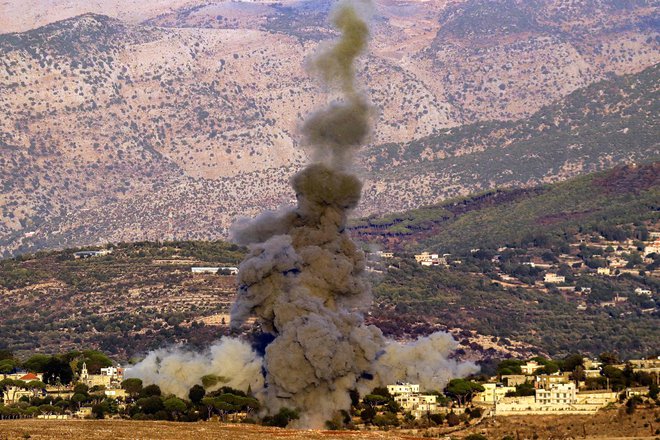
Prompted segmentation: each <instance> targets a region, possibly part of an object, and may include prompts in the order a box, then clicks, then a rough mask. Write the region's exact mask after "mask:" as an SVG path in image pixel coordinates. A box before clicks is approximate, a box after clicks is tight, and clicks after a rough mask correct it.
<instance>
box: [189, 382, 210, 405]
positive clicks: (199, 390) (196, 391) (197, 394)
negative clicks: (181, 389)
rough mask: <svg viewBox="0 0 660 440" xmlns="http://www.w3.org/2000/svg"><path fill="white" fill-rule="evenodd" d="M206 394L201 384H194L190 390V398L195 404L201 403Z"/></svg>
mask: <svg viewBox="0 0 660 440" xmlns="http://www.w3.org/2000/svg"><path fill="white" fill-rule="evenodd" d="M205 395H206V390H205V389H204V387H203V386H201V385H193V386H192V388H190V391H188V398H189V399H190V401H191V402H192V403H194V404H199V403H200V402H201V401H202V399H203V398H204V396H205Z"/></svg>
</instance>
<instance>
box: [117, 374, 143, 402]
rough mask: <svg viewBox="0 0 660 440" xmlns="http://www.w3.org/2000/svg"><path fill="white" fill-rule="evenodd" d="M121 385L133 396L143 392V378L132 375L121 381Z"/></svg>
mask: <svg viewBox="0 0 660 440" xmlns="http://www.w3.org/2000/svg"><path fill="white" fill-rule="evenodd" d="M121 387H122V388H123V389H124V390H126V392H127V393H128V394H129V395H130V396H131V397H133V398H135V397H137V396H138V395H139V394H140V393H141V392H142V379H138V378H136V377H131V378H129V379H125V380H124V381H123V382H122V383H121Z"/></svg>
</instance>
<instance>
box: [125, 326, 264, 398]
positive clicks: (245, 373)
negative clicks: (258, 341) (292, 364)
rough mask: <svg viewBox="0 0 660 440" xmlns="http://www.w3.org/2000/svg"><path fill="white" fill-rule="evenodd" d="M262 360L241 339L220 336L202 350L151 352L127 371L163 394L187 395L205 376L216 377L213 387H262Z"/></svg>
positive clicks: (129, 375) (162, 350)
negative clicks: (155, 386)
mask: <svg viewBox="0 0 660 440" xmlns="http://www.w3.org/2000/svg"><path fill="white" fill-rule="evenodd" d="M262 362H263V359H262V358H261V356H259V355H257V353H255V351H254V350H253V349H252V347H250V345H249V344H247V343H246V342H244V341H241V340H238V339H232V338H222V339H221V340H219V341H218V342H216V343H215V344H213V345H212V346H211V347H210V348H209V349H208V350H207V351H206V352H204V353H195V352H192V351H187V350H184V349H181V348H169V349H160V350H155V351H152V352H151V353H149V354H148V355H147V357H146V358H144V359H143V360H142V361H141V362H140V363H139V364H137V365H135V366H133V367H131V368H130V369H129V370H128V371H127V372H126V377H138V378H140V379H142V381H143V382H144V383H145V384H156V385H158V386H159V387H160V389H161V390H162V391H163V392H164V393H165V394H176V395H177V396H179V397H182V398H185V399H187V398H188V391H190V388H192V386H193V385H196V384H201V383H202V380H201V379H202V377H204V376H209V375H213V376H218V379H219V380H218V383H217V386H216V388H220V387H221V386H229V387H232V388H236V389H239V390H244V391H245V390H247V389H248V387H250V388H252V389H256V390H259V389H261V388H263V385H264V378H263V375H262V374H261V366H262Z"/></svg>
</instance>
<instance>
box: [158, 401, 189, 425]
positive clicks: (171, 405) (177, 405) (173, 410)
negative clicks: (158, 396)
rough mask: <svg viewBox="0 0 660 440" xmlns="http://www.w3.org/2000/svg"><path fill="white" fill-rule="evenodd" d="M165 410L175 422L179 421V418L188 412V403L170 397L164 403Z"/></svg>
mask: <svg viewBox="0 0 660 440" xmlns="http://www.w3.org/2000/svg"><path fill="white" fill-rule="evenodd" d="M163 405H164V406H165V410H166V411H168V412H169V413H170V414H171V415H172V418H173V419H174V420H178V419H179V416H180V415H181V414H182V413H183V412H185V411H186V408H187V407H186V402H184V401H183V400H181V399H179V398H178V397H170V398H169V399H166V400H165V401H164V402H163Z"/></svg>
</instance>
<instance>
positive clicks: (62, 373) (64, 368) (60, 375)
mask: <svg viewBox="0 0 660 440" xmlns="http://www.w3.org/2000/svg"><path fill="white" fill-rule="evenodd" d="M43 373H44V382H46V383H48V384H56V383H58V382H59V383H61V384H63V385H68V384H69V383H71V381H72V380H73V370H72V369H71V366H70V365H69V363H68V362H66V361H64V360H62V359H60V358H58V357H56V356H51V358H50V359H49V360H48V362H47V363H46V365H45V366H44V372H43Z"/></svg>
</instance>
